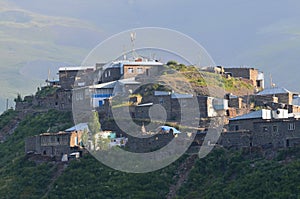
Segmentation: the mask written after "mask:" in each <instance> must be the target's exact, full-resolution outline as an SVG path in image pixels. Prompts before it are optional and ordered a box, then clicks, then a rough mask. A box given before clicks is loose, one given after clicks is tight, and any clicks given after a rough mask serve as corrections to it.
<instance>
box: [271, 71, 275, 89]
mask: <svg viewBox="0 0 300 199" xmlns="http://www.w3.org/2000/svg"><path fill="white" fill-rule="evenodd" d="M270 84H271V88H274V87H275V84H274V83H273V79H272V74H270Z"/></svg>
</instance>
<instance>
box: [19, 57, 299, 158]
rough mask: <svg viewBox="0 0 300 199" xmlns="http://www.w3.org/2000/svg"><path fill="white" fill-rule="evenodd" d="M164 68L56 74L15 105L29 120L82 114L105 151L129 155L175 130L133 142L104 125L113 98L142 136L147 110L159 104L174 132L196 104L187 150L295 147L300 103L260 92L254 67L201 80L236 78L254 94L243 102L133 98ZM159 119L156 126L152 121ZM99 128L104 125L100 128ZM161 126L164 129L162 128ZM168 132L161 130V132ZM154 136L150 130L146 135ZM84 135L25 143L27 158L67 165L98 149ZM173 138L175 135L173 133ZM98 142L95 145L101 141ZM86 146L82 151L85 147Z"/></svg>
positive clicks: (222, 70)
mask: <svg viewBox="0 0 300 199" xmlns="http://www.w3.org/2000/svg"><path fill="white" fill-rule="evenodd" d="M166 67H168V64H164V63H161V62H159V61H157V60H148V59H146V58H141V57H138V58H136V59H134V60H119V61H114V62H111V63H106V64H103V63H97V64H95V66H80V67H61V68H59V71H58V75H59V79H58V80H49V79H47V80H46V82H47V86H45V87H42V88H40V89H38V92H37V93H36V94H35V95H31V96H25V97H24V99H19V100H16V111H19V112H21V113H22V114H30V113H33V112H35V110H49V109H56V110H60V111H72V106H73V107H74V105H75V107H76V106H80V107H85V106H87V107H88V108H90V109H91V110H93V111H96V112H97V115H98V116H99V118H100V122H101V129H102V130H103V131H102V132H101V134H99V135H98V139H99V140H101V139H107V140H109V141H108V142H107V145H108V146H109V147H112V146H121V147H125V146H126V147H128V148H129V150H135V151H147V150H145V149H144V148H145V145H147V146H149V147H150V148H149V149H148V151H151V150H154V149H155V148H158V147H162V146H164V144H166V143H168V142H169V141H170V139H174V137H175V136H176V135H177V134H178V133H181V132H180V130H178V129H176V128H173V127H171V128H170V126H168V125H165V129H160V130H161V131H163V132H164V133H160V134H155V135H154V136H153V137H150V138H149V139H136V138H134V137H131V136H129V135H127V134H126V132H122V131H120V128H118V127H117V125H107V123H106V122H105V121H107V120H109V119H113V114H112V109H113V108H116V107H117V106H116V104H114V103H113V100H114V98H115V97H116V96H118V95H119V94H124V93H126V94H128V96H129V98H128V104H127V106H129V111H130V116H131V119H134V120H137V121H140V124H141V133H147V131H146V130H145V127H144V122H147V121H149V119H150V116H149V111H150V110H151V107H153V106H155V105H156V104H159V105H160V106H162V107H163V108H164V109H165V113H166V115H165V117H166V118H165V119H166V122H169V123H170V124H175V125H176V124H177V123H178V121H180V117H181V115H180V114H181V107H180V106H184V105H185V104H186V105H188V104H189V103H190V102H191V101H192V100H197V102H198V104H199V110H200V112H199V115H198V118H199V120H198V122H199V124H198V127H197V132H196V136H195V139H194V141H193V143H192V146H201V145H207V144H210V145H211V144H213V145H220V146H223V147H226V148H243V147H259V148H286V147H293V146H296V145H299V144H300V120H299V118H300V95H299V93H297V92H291V91H289V90H287V89H285V88H281V87H277V86H275V85H271V86H266V88H265V85H264V84H265V83H264V74H263V72H261V71H259V70H258V69H255V68H252V67H222V66H216V67H204V68H202V71H203V72H205V73H213V74H217V75H220V76H222V77H224V78H237V79H238V80H239V81H244V82H246V83H248V84H250V85H251V86H252V88H253V89H252V92H251V93H248V94H247V95H236V94H233V93H225V94H224V96H223V97H222V98H220V97H215V96H208V95H203V94H201V93H196V94H191V93H177V92H175V91H173V90H170V91H169V90H165V89H160V87H158V88H157V89H152V90H151V89H150V90H149V89H148V93H147V94H145V93H135V91H136V90H137V89H138V88H139V87H140V86H141V85H144V83H145V82H144V81H145V79H147V78H149V77H155V76H157V75H158V74H161V72H162V71H164V70H165V69H166ZM220 116H222V120H223V122H224V124H225V125H224V127H223V129H222V133H221V136H220V138H219V139H218V141H217V142H215V143H212V142H210V141H209V140H208V141H206V143H205V142H204V137H205V135H206V132H207V131H208V130H209V129H208V128H211V126H209V123H210V121H211V120H212V119H213V118H215V117H220ZM158 119H159V118H158ZM103 121H104V122H103ZM161 126H164V124H161ZM166 128H167V130H166ZM151 130H152V129H151ZM87 131H90V129H89V126H88V122H87V123H81V124H77V125H76V126H74V127H72V128H70V129H66V130H65V131H63V132H56V133H43V134H40V135H37V136H33V137H30V138H27V139H26V147H25V151H26V153H36V154H40V155H45V156H54V157H57V158H58V159H61V158H63V159H66V158H65V156H66V154H68V155H70V154H73V155H74V154H78V153H79V152H80V153H81V151H82V150H83V148H84V147H87V148H88V149H91V150H97V149H99V146H98V145H97V143H98V141H96V142H95V140H94V141H93V142H92V141H89V137H88V138H84V134H85V133H86V132H87ZM175 131H176V132H177V133H175ZM99 136H100V137H99ZM84 139H87V140H88V141H87V142H86V141H85V143H88V144H85V146H84V144H83V140H84Z"/></svg>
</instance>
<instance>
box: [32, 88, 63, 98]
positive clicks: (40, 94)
mask: <svg viewBox="0 0 300 199" xmlns="http://www.w3.org/2000/svg"><path fill="white" fill-rule="evenodd" d="M57 89H58V88H57V87H52V86H45V87H42V88H41V89H40V88H38V90H37V92H36V94H35V95H36V96H37V97H40V98H43V97H46V96H48V95H53V94H55V92H56V90H57Z"/></svg>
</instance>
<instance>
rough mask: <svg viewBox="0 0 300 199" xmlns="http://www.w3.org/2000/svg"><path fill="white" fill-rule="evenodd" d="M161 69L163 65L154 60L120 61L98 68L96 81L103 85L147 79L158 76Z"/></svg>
mask: <svg viewBox="0 0 300 199" xmlns="http://www.w3.org/2000/svg"><path fill="white" fill-rule="evenodd" d="M96 65H97V64H96ZM162 67H163V63H161V62H158V61H155V60H147V59H143V58H137V59H135V60H120V61H115V62H112V63H109V64H107V65H104V66H101V67H98V72H97V74H98V78H97V79H98V82H99V83H105V82H111V81H116V80H119V79H128V78H133V77H136V76H146V77H149V76H152V75H156V74H158V73H159V71H161V69H162Z"/></svg>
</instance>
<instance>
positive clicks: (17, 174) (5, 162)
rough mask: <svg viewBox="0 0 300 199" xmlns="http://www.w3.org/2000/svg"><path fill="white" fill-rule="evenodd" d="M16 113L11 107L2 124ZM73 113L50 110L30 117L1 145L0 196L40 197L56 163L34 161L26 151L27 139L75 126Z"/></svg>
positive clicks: (53, 173) (0, 117) (1, 121)
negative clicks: (25, 143) (25, 141)
mask: <svg viewBox="0 0 300 199" xmlns="http://www.w3.org/2000/svg"><path fill="white" fill-rule="evenodd" d="M15 114H16V112H15V111H13V110H9V112H5V113H4V114H3V115H1V116H0V119H1V120H0V123H1V124H2V123H3V122H4V121H7V120H8V119H9V118H11V117H13V116H14V115H15ZM72 125H73V124H72V117H71V113H70V112H59V111H55V110H50V111H48V112H44V113H39V114H34V115H30V116H27V117H26V118H25V119H23V120H22V121H21V122H20V123H19V125H18V127H17V128H16V130H15V131H14V134H13V135H11V136H10V137H9V138H8V139H7V141H5V142H4V143H2V144H0V156H1V158H0V178H1V180H0V196H1V198H2V197H3V196H4V198H41V196H42V195H43V194H44V192H45V190H46V187H47V185H48V184H49V182H50V180H51V178H52V177H53V175H55V173H56V170H57V165H55V164H53V163H51V162H48V163H35V162H32V161H30V160H28V159H27V157H26V156H25V154H24V147H25V146H24V140H25V138H26V137H28V136H32V135H37V134H39V133H43V132H46V131H47V129H48V128H49V127H50V129H51V131H52V132H56V131H58V130H64V129H66V128H69V127H70V126H72Z"/></svg>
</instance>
